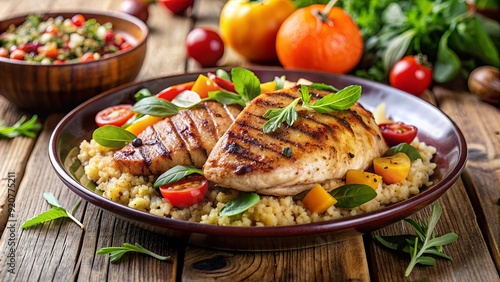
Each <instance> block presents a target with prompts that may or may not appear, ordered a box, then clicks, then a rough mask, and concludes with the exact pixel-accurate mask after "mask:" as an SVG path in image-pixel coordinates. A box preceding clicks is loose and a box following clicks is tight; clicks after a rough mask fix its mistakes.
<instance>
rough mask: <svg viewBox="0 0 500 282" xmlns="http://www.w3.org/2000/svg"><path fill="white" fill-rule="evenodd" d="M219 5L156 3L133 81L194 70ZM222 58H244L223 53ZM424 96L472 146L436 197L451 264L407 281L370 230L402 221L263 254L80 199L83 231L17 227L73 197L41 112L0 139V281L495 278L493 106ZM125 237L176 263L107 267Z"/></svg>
mask: <svg viewBox="0 0 500 282" xmlns="http://www.w3.org/2000/svg"><path fill="white" fill-rule="evenodd" d="M224 2H225V1H222V0H217V1H216V0H204V1H203V0H198V1H197V3H196V6H195V9H194V14H193V16H191V17H177V16H172V15H171V14H169V13H168V12H167V11H166V10H164V9H162V8H161V7H159V6H152V7H151V8H150V19H149V22H148V24H149V26H150V28H151V35H150V38H149V42H148V53H147V57H146V61H145V63H144V67H143V69H142V71H141V73H140V75H139V77H138V80H142V79H147V78H151V77H158V76H164V75H170V74H178V73H183V72H186V71H195V70H197V69H198V67H197V66H196V64H194V63H193V62H191V61H188V60H186V56H185V51H184V40H185V38H186V35H187V33H188V32H189V30H190V29H192V28H193V26H198V25H202V26H212V27H217V22H218V15H219V12H220V9H221V7H222V6H223V4H224ZM119 3H120V1H119V0H100V1H87V0H73V1H67V0H16V1H13V0H0V20H2V19H6V18H7V17H9V16H11V15H12V14H18V13H19V14H20V13H25V12H31V11H53V10H57V9H78V8H80V7H85V8H87V9H97V10H99V9H100V10H117V8H118V5H119ZM221 64H222V65H227V66H233V65H242V64H243V65H244V64H245V63H244V62H243V61H242V60H241V59H240V58H239V57H238V56H236V55H235V54H234V53H232V52H231V51H228V52H226V55H225V57H224V59H223V60H222V62H221ZM0 75H1V74H0ZM461 89H465V87H461ZM425 98H426V99H430V100H431V101H434V102H435V103H436V104H437V105H438V106H439V107H440V109H442V110H443V111H444V112H445V113H446V114H447V115H449V116H450V118H451V119H453V121H454V122H456V123H457V124H458V126H459V127H460V128H461V130H462V131H463V133H464V135H465V138H466V140H467V143H468V149H469V160H468V163H467V167H466V169H465V170H464V172H463V174H462V176H461V177H460V178H459V179H458V180H457V182H456V183H455V184H454V185H453V187H451V188H450V189H449V191H448V192H447V193H446V194H445V195H444V196H443V197H441V198H440V199H439V200H438V203H439V204H440V205H441V206H442V207H443V216H442V217H441V220H440V222H439V224H438V226H437V232H438V233H439V234H444V233H448V232H452V231H453V232H456V233H457V234H458V235H459V239H458V242H456V243H453V244H451V245H449V246H446V247H445V252H446V253H447V254H449V255H451V257H453V261H445V260H438V263H437V265H436V266H435V267H421V266H418V267H416V268H415V269H414V270H413V272H412V274H411V276H410V277H409V278H407V279H405V278H404V276H403V272H404V270H405V268H406V265H407V264H408V262H409V259H408V258H407V257H401V256H398V254H396V253H393V252H391V251H388V250H386V249H384V248H383V247H381V246H380V245H379V244H376V243H375V242H374V236H375V235H398V234H405V233H409V232H410V230H409V228H408V225H407V224H406V223H404V222H398V223H395V224H393V225H391V226H388V227H386V228H383V229H381V230H378V231H376V232H373V233H371V234H366V235H364V236H358V237H355V238H352V239H350V240H347V241H342V242H339V243H332V244H329V245H326V246H321V247H314V248H309V249H303V250H294V251H276V252H263V253H260V252H256V253H254V252H228V251H219V250H212V249H204V248H199V247H193V246H189V245H188V246H186V245H178V244H177V243H176V242H174V241H172V240H169V239H168V238H165V237H163V236H161V235H158V234H154V233H151V232H147V231H144V230H142V229H139V228H137V227H135V226H132V225H130V224H128V223H127V222H124V221H122V220H119V219H117V218H115V217H114V216H112V215H110V214H109V213H107V212H103V211H102V210H100V209H99V208H97V207H95V206H93V205H91V204H88V203H86V202H83V203H82V205H81V206H80V208H79V209H78V211H77V213H76V217H77V218H79V219H80V220H81V221H82V222H83V223H84V225H85V229H84V230H82V229H80V228H79V227H78V226H77V225H76V224H74V223H72V222H71V221H68V220H56V221H52V222H50V223H47V224H43V225H40V226H38V227H35V228H31V229H27V230H21V229H19V226H20V224H21V223H22V222H23V221H24V220H26V219H27V218H30V217H32V216H34V215H35V214H38V213H40V212H42V211H45V210H46V209H47V208H48V205H47V204H46V202H45V201H44V199H43V197H42V193H43V192H46V191H50V192H52V193H53V194H54V195H56V196H57V197H58V198H59V200H60V201H61V203H62V204H63V205H64V206H67V207H69V206H72V205H73V204H74V203H75V202H76V201H77V200H78V197H77V196H76V195H75V194H74V193H72V192H70V191H69V190H68V188H66V187H65V186H64V185H63V183H62V182H61V181H60V180H59V179H58V177H57V176H56V174H55V172H54V170H53V169H52V167H51V165H50V164H49V159H48V154H47V147H48V141H49V137H50V134H51V132H52V130H53V129H54V127H55V125H56V124H57V122H58V121H59V120H60V119H61V118H62V117H63V114H51V115H48V116H46V117H44V118H43V120H42V123H43V130H42V131H41V132H40V133H39V134H38V136H37V138H34V139H30V138H24V137H19V138H15V139H11V140H0V160H1V161H0V162H1V165H0V179H1V180H0V186H1V188H0V215H1V221H0V222H1V226H0V232H1V231H3V234H2V238H1V241H0V253H1V254H2V255H1V256H0V281H37V280H40V281H50V280H53V281H69V280H79V281H86V280H89V281H104V280H111V281H156V280H167V281H168V280H170V281H174V280H177V281H178V280H183V281H199V280H204V281H211V280H232V281H241V280H247V281H274V280H278V281H347V280H350V281H368V280H375V281H403V280H408V281H422V280H426V281H427V280H428V281H499V274H498V273H499V270H500V254H499V243H500V235H499V234H500V206H499V205H498V204H497V201H498V199H499V198H500V157H499V156H500V122H499V121H500V111H499V109H498V108H497V107H494V106H491V105H489V104H486V103H484V102H481V101H479V100H478V99H476V98H475V97H473V96H472V95H470V94H469V93H467V92H466V91H464V90H460V89H450V88H445V87H434V89H433V92H432V93H431V92H429V93H427V94H426V97H425ZM23 114H25V113H24V112H21V111H19V110H18V109H16V108H15V107H14V106H13V105H11V104H9V102H7V101H6V100H5V99H3V98H0V119H4V120H5V121H6V123H7V124H12V123H14V122H15V121H16V120H18V119H19V118H20V117H21V116H22V115H23ZM8 179H11V180H10V182H14V183H15V185H14V186H13V187H12V188H13V189H7V187H8V183H9V181H8ZM14 198H15V206H13V205H11V207H12V208H13V209H12V210H11V213H10V214H9V210H8V207H9V205H8V204H9V203H13V201H14ZM429 213H430V208H427V209H424V210H422V211H421V212H419V213H418V214H416V216H418V217H420V218H424V217H427V216H428V214H429ZM9 215H10V216H11V217H9V218H7V216H9ZM7 219H9V221H7ZM124 242H129V243H134V242H137V243H140V244H141V245H143V246H144V247H146V248H148V249H150V250H152V251H155V252H157V253H160V254H162V255H169V256H171V257H172V260H171V261H167V262H164V261H159V260H156V259H153V258H151V257H147V256H143V255H139V254H132V255H127V256H126V257H124V258H123V259H122V261H121V262H120V263H117V264H111V263H110V261H109V258H108V256H101V255H96V254H95V252H96V251H97V250H98V249H100V248H102V247H107V246H118V245H121V244H122V243H124ZM13 250H15V252H13ZM11 272H14V273H11Z"/></svg>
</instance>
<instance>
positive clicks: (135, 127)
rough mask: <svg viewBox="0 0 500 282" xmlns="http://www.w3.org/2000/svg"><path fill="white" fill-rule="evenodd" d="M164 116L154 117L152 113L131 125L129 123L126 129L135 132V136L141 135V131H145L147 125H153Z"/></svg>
mask: <svg viewBox="0 0 500 282" xmlns="http://www.w3.org/2000/svg"><path fill="white" fill-rule="evenodd" d="M162 119H163V118H162V117H154V116H150V115H145V116H143V117H141V118H139V119H138V120H136V121H134V122H133V123H132V124H131V125H129V126H128V127H127V128H125V130H127V131H129V132H131V133H133V134H135V136H137V135H139V133H141V132H143V131H144V129H146V127H148V126H150V125H153V124H155V123H157V122H159V121H160V120H162Z"/></svg>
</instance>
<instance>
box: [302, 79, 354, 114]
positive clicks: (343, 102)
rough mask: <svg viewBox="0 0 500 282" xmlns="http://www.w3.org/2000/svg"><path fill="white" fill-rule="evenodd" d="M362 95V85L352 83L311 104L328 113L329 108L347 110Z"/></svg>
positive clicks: (318, 110) (321, 111) (314, 107)
mask: <svg viewBox="0 0 500 282" xmlns="http://www.w3.org/2000/svg"><path fill="white" fill-rule="evenodd" d="M360 97H361V86H359V85H350V86H347V87H346V88H344V89H342V90H340V91H339V92H337V93H332V94H328V95H326V96H325V97H323V98H321V99H320V100H317V101H316V102H314V104H313V105H312V106H311V108H312V109H314V110H315V111H317V112H320V113H326V112H328V111H329V110H347V109H349V108H350V107H351V106H352V105H354V104H355V103H356V102H357V101H358V99H359V98H360Z"/></svg>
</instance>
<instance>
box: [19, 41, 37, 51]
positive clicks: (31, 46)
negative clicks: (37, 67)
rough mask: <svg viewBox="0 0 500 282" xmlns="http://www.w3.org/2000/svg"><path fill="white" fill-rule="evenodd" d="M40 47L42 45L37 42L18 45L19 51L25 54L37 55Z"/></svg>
mask: <svg viewBox="0 0 500 282" xmlns="http://www.w3.org/2000/svg"><path fill="white" fill-rule="evenodd" d="M40 46H42V44H40V43H38V42H28V43H23V44H20V45H19V49H21V50H23V51H24V52H26V53H27V54H29V53H35V54H36V53H37V52H38V51H37V49H38V48H39V47H40Z"/></svg>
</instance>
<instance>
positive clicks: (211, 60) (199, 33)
mask: <svg viewBox="0 0 500 282" xmlns="http://www.w3.org/2000/svg"><path fill="white" fill-rule="evenodd" d="M186 49H187V53H188V56H189V57H191V58H193V59H194V60H195V61H197V62H198V63H199V64H200V65H201V66H202V67H210V66H214V65H215V64H216V63H217V61H219V60H220V58H222V55H224V42H222V39H221V37H220V35H219V34H218V33H217V32H216V31H214V30H212V29H208V28H203V27H198V28H195V29H193V30H191V32H189V34H188V36H187V39H186Z"/></svg>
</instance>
